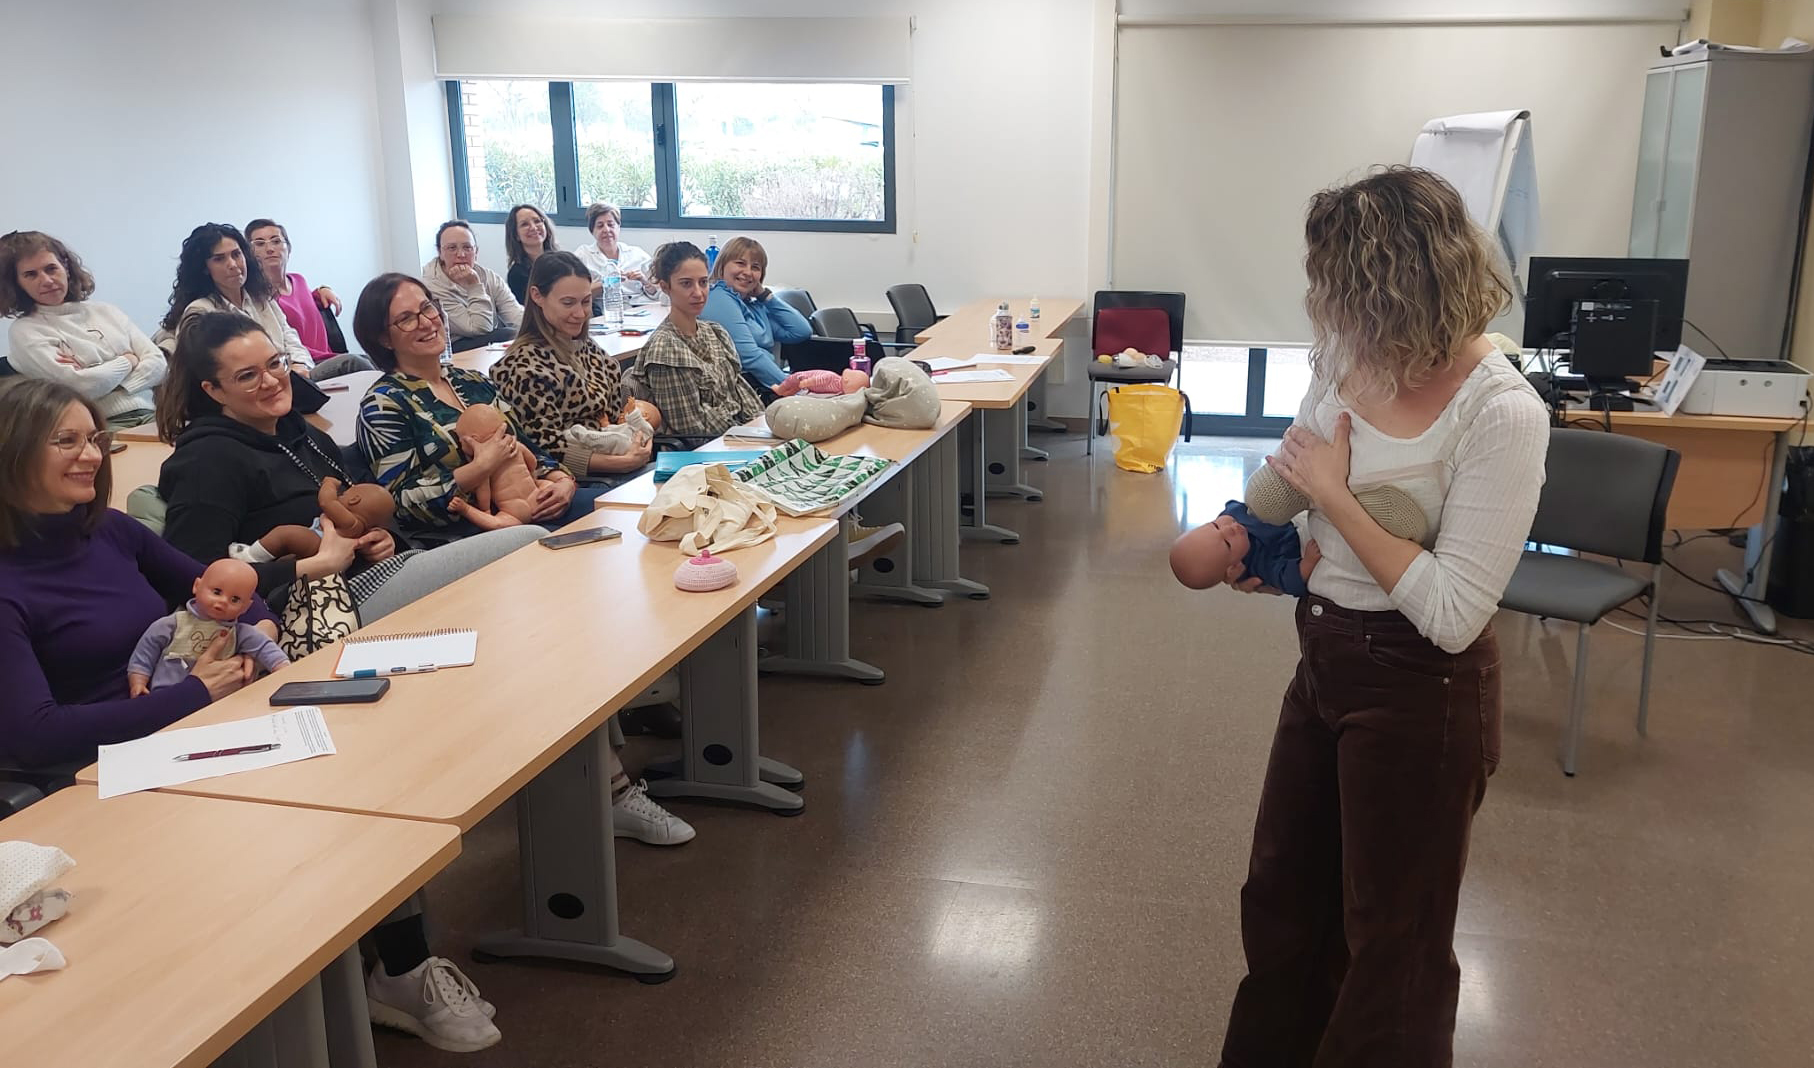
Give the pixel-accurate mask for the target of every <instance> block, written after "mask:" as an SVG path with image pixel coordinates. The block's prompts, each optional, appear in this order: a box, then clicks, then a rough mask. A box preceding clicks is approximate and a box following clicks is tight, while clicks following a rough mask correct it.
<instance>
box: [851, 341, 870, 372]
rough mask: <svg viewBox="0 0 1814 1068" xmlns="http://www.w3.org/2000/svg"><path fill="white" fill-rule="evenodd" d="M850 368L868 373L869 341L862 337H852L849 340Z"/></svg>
mask: <svg viewBox="0 0 1814 1068" xmlns="http://www.w3.org/2000/svg"><path fill="white" fill-rule="evenodd" d="M850 369H851V370H853V371H861V372H863V373H864V374H868V373H869V342H868V341H867V340H865V339H864V338H860V337H859V338H852V339H851V342H850Z"/></svg>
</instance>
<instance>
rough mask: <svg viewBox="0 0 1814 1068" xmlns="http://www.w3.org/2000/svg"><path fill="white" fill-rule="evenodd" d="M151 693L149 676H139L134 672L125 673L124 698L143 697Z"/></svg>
mask: <svg viewBox="0 0 1814 1068" xmlns="http://www.w3.org/2000/svg"><path fill="white" fill-rule="evenodd" d="M150 692H151V676H150V675H140V674H139V673H137V672H136V671H128V672H127V673H126V696H127V697H143V696H145V695H146V694H148V693H150Z"/></svg>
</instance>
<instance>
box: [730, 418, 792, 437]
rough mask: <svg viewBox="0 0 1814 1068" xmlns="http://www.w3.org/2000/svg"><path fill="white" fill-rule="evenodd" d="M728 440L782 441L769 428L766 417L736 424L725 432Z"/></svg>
mask: <svg viewBox="0 0 1814 1068" xmlns="http://www.w3.org/2000/svg"><path fill="white" fill-rule="evenodd" d="M724 439H725V440H726V441H780V440H781V439H780V438H778V437H776V436H775V432H774V431H773V430H770V429H769V428H768V421H767V420H766V419H757V420H756V421H755V422H754V423H749V424H746V425H744V426H734V427H732V428H730V429H729V430H727V431H725V432H724Z"/></svg>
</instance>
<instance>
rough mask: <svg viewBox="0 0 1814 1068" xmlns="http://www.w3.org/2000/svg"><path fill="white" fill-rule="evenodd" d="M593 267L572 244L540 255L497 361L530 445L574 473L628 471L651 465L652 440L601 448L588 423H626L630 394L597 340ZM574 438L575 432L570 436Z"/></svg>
mask: <svg viewBox="0 0 1814 1068" xmlns="http://www.w3.org/2000/svg"><path fill="white" fill-rule="evenodd" d="M591 314H592V281H591V273H590V272H589V271H587V269H586V265H585V264H583V263H581V262H580V261H579V257H577V256H575V255H574V254H573V253H571V252H547V253H543V254H542V255H541V256H538V257H536V260H535V266H534V267H533V268H531V269H530V272H529V283H528V287H527V289H526V290H525V292H524V303H523V325H522V326H521V327H520V328H519V332H518V333H517V338H516V340H515V341H513V342H511V345H510V349H509V351H507V352H505V353H504V357H503V359H501V360H499V361H498V362H497V364H496V365H494V366H493V367H492V369H491V384H492V385H493V386H495V387H497V391H498V396H500V397H502V398H503V399H504V400H505V401H506V402H507V403H508V404H509V405H510V406H511V407H512V408H514V409H516V417H517V422H518V423H520V424H521V425H522V428H523V436H524V438H525V439H526V440H527V441H528V443H529V445H530V446H531V447H533V448H535V449H537V450H539V451H541V452H544V453H546V454H548V455H549V456H552V457H554V458H556V459H557V460H559V461H560V462H561V466H562V467H563V468H564V469H565V470H566V471H567V473H568V474H571V475H572V476H573V477H575V478H585V477H587V476H589V475H622V474H628V473H631V472H635V471H640V470H641V469H642V468H644V467H646V466H648V463H649V459H650V451H651V449H652V444H651V442H650V439H649V438H648V436H647V435H644V434H637V435H636V437H635V438H634V440H633V441H632V443H631V445H630V447H629V451H627V452H623V453H618V454H612V453H606V452H600V451H596V450H595V448H594V447H593V445H592V444H590V443H588V442H587V440H586V439H585V438H584V437H583V436H582V435H572V434H569V431H571V430H573V429H574V428H575V427H578V428H580V429H581V430H603V429H605V428H606V427H608V426H612V425H614V424H617V423H621V422H622V421H623V419H624V412H625V408H626V407H627V406H628V404H629V400H630V398H629V397H628V396H627V395H626V394H625V393H624V386H623V373H622V372H621V371H620V370H619V369H618V366H617V360H616V359H614V358H613V357H611V356H609V355H607V354H606V353H605V352H604V350H602V349H600V348H599V347H598V346H597V345H595V344H593V343H592V339H591V338H589V337H587V336H586V326H587V323H588V322H589V321H590V318H591ZM570 439H572V440H570Z"/></svg>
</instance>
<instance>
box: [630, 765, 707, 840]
mask: <svg viewBox="0 0 1814 1068" xmlns="http://www.w3.org/2000/svg"><path fill="white" fill-rule="evenodd" d="M611 833H612V834H613V835H615V836H616V837H618V838H634V839H636V840H637V841H638V842H646V843H648V844H649V845H661V846H666V845H679V844H680V843H682V842H691V841H692V840H693V835H694V833H695V832H694V830H693V825H692V824H690V823H688V822H687V821H686V820H683V819H681V818H680V817H679V816H676V815H674V814H673V813H672V812H669V811H668V810H667V809H665V808H662V807H661V806H660V805H658V804H656V803H655V801H654V799H652V798H651V797H649V784H648V783H647V782H646V781H644V780H642V779H638V780H636V781H635V782H633V783H631V784H630V788H629V789H628V790H625V791H624V795H623V796H622V797H620V798H618V799H617V800H615V801H613V802H611Z"/></svg>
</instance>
